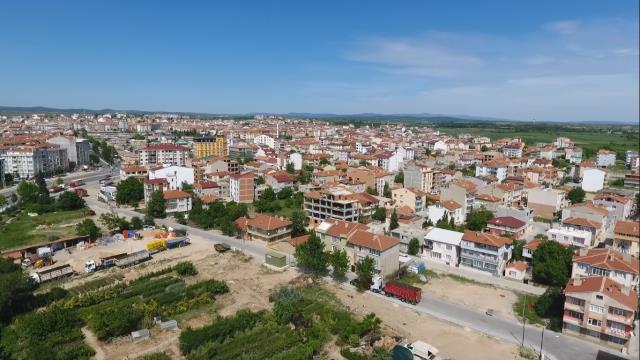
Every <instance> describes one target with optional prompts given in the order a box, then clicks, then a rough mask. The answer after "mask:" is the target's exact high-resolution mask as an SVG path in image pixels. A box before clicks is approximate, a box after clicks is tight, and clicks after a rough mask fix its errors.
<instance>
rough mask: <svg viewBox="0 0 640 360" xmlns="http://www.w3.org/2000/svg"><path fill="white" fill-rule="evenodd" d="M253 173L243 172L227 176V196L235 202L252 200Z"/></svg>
mask: <svg viewBox="0 0 640 360" xmlns="http://www.w3.org/2000/svg"><path fill="white" fill-rule="evenodd" d="M253 190H254V185H253V174H252V173H244V174H237V175H232V176H230V177H229V196H230V197H231V200H233V201H235V202H237V203H250V202H253V195H254V191H253Z"/></svg>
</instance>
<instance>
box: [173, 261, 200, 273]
mask: <svg viewBox="0 0 640 360" xmlns="http://www.w3.org/2000/svg"><path fill="white" fill-rule="evenodd" d="M174 269H175V270H176V272H177V273H178V275H180V276H193V275H197V274H198V270H196V267H195V266H194V265H193V263H191V262H190V261H181V262H179V263H177V264H176V266H175V268H174Z"/></svg>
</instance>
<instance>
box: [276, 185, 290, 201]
mask: <svg viewBox="0 0 640 360" xmlns="http://www.w3.org/2000/svg"><path fill="white" fill-rule="evenodd" d="M277 196H278V200H286V199H289V198H290V197H292V196H293V190H292V189H291V188H290V187H288V186H287V187H284V188H282V189H280V191H278V195H277Z"/></svg>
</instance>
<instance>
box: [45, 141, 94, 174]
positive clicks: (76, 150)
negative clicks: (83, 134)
mask: <svg viewBox="0 0 640 360" xmlns="http://www.w3.org/2000/svg"><path fill="white" fill-rule="evenodd" d="M47 142H48V143H50V144H56V145H58V146H60V148H62V149H65V150H67V158H68V162H69V165H70V166H72V167H76V166H82V165H88V164H89V163H90V158H89V155H90V154H91V143H90V142H89V140H87V139H79V138H76V137H75V136H62V135H59V136H54V137H52V138H49V139H48V140H47Z"/></svg>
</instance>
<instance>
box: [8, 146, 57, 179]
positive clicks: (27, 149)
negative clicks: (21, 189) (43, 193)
mask: <svg viewBox="0 0 640 360" xmlns="http://www.w3.org/2000/svg"><path fill="white" fill-rule="evenodd" d="M0 157H2V158H4V159H5V166H6V169H5V172H6V173H10V174H13V175H14V176H17V177H19V178H21V179H31V178H33V177H34V176H36V174H43V175H45V176H50V175H53V174H56V173H59V172H62V171H64V170H65V169H68V168H69V159H68V157H67V150H65V149H62V148H60V146H58V145H55V144H46V145H32V146H17V147H12V148H9V149H8V150H6V151H5V152H4V153H2V155H0Z"/></svg>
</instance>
